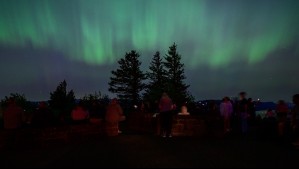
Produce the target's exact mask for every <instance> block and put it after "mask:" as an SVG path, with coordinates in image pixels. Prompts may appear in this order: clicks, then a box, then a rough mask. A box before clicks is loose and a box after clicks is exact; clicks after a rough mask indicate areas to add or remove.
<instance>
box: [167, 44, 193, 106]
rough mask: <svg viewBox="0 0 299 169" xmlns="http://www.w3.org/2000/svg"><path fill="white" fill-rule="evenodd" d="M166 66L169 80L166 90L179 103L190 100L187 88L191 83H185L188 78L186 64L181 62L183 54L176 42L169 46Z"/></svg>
mask: <svg viewBox="0 0 299 169" xmlns="http://www.w3.org/2000/svg"><path fill="white" fill-rule="evenodd" d="M164 66H165V68H166V74H167V78H168V81H167V83H166V91H167V92H168V94H169V95H170V96H171V97H172V99H173V100H174V101H175V102H176V103H177V104H182V103H183V102H185V101H188V100H189V99H190V98H189V96H188V92H187V89H188V87H189V85H186V84H185V83H184V79H186V77H185V75H184V71H185V70H184V64H183V63H181V55H180V54H179V53H178V52H177V45H176V44H175V43H174V44H173V45H172V46H170V47H169V50H168V53H167V54H166V56H165V62H164Z"/></svg>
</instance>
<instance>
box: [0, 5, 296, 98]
mask: <svg viewBox="0 0 299 169" xmlns="http://www.w3.org/2000/svg"><path fill="white" fill-rule="evenodd" d="M174 42H176V43H177V45H178V51H179V53H180V54H181V55H182V60H183V62H184V64H185V71H186V76H187V79H186V82H187V83H189V84H190V85H191V87H190V91H191V93H192V94H193V95H194V96H195V97H196V98H197V99H219V98H221V97H223V96H226V95H228V96H235V95H237V93H238V92H239V91H241V90H245V91H247V93H248V94H249V96H251V97H253V98H255V99H257V98H261V99H262V100H268V101H276V100H278V99H286V100H290V98H291V96H292V95H293V94H295V93H299V77H298V73H299V1H298V0H293V1H291V0H279V1H278V0H246V1H245V0H201V1H200V0H195V1H193V0H51V1H46V0H1V1H0V97H1V98H3V97H4V96H5V95H8V94H9V93H11V92H20V93H24V94H25V95H26V96H27V98H28V99H30V100H47V99H49V92H50V91H52V90H54V89H55V88H56V86H57V84H58V83H59V82H60V81H62V80H63V79H66V80H67V82H68V84H69V88H72V89H74V91H75V93H76V96H77V98H80V97H82V96H83V95H84V94H86V93H93V92H94V91H99V90H100V91H101V92H102V93H106V94H109V93H108V91H107V89H108V84H107V83H108V81H109V77H110V71H111V70H113V69H115V68H116V67H117V64H116V62H117V60H118V59H119V58H121V57H123V56H124V54H125V52H127V51H130V50H132V49H134V50H137V51H138V52H139V53H140V55H141V61H142V62H143V66H142V69H143V70H147V67H148V64H149V61H150V60H151V58H152V56H153V54H154V53H155V52H156V51H157V50H159V51H160V52H161V54H163V55H164V54H165V53H166V52H167V50H168V47H169V46H170V45H172V44H173V43H174ZM110 95H111V94H110ZM111 96H113V95H111Z"/></svg>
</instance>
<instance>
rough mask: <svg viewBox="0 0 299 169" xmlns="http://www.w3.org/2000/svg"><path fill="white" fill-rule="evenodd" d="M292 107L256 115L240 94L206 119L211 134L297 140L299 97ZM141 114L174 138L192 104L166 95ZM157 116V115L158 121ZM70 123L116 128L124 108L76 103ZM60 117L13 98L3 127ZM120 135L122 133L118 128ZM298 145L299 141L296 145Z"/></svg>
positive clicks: (38, 124)
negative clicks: (175, 121) (29, 109)
mask: <svg viewBox="0 0 299 169" xmlns="http://www.w3.org/2000/svg"><path fill="white" fill-rule="evenodd" d="M293 104H294V106H293V107H292V108H289V106H288V105H287V104H286V103H285V102H284V101H283V100H280V101H278V103H277V105H276V108H275V110H272V109H268V110H267V112H266V113H265V116H264V117H262V116H261V115H260V114H256V110H255V102H254V101H253V100H252V99H251V98H249V99H247V98H246V93H245V92H241V93H239V99H238V100H237V101H233V100H230V98H229V97H224V98H223V99H222V101H221V103H220V104H217V103H216V102H210V103H209V105H208V111H207V113H206V114H205V116H203V118H204V120H205V122H206V125H207V132H213V129H215V128H217V126H221V128H222V129H223V130H222V131H223V133H224V135H226V134H230V133H240V134H243V135H246V134H247V133H249V132H251V131H254V132H257V131H259V132H260V133H262V135H269V136H278V137H285V136H287V135H288V136H290V135H291V136H292V137H293V139H297V138H298V133H299V94H296V95H294V96H293ZM134 108H135V109H137V108H138V111H140V112H141V113H144V112H150V111H153V110H154V112H152V113H156V114H155V115H158V116H159V117H160V123H161V136H162V137H172V118H173V115H179V116H189V115H190V113H189V112H188V105H187V104H183V105H182V106H181V107H179V108H178V107H177V106H176V104H174V103H173V102H172V100H171V98H170V97H169V96H168V95H167V93H163V95H162V96H161V99H160V100H159V102H158V103H157V105H156V106H155V108H152V107H151V106H149V105H148V104H145V103H143V102H142V103H141V104H140V105H139V106H136V105H135V106H134ZM154 117H155V116H153V118H154ZM70 118H71V119H70V121H71V124H72V125H77V124H84V123H88V122H89V121H90V119H94V118H99V119H103V120H105V122H106V123H109V124H113V125H116V126H117V128H118V123H119V122H120V121H124V120H125V119H126V116H124V112H123V108H122V107H121V105H120V103H119V102H118V100H117V99H112V100H111V101H110V103H109V104H104V103H101V102H94V103H92V104H91V106H89V107H86V106H84V104H83V103H82V102H79V103H78V104H76V106H75V107H74V108H73V110H72V111H71V113H70ZM62 119H65V118H60V117H57V116H55V115H54V113H53V112H52V111H51V109H50V108H49V107H48V105H47V103H46V102H40V103H39V105H38V108H37V109H36V110H35V111H34V112H33V114H32V115H31V116H30V117H28V116H26V113H25V112H24V110H23V108H22V107H20V106H19V105H17V103H16V101H15V100H14V99H10V100H9V101H8V103H7V106H6V108H5V109H4V111H3V127H4V129H5V130H8V131H15V130H18V129H19V128H21V127H28V126H30V127H35V128H45V127H51V126H55V125H60V124H61V120H62ZM118 132H119V133H121V131H120V130H119V129H118ZM294 144H295V145H298V142H295V143H294Z"/></svg>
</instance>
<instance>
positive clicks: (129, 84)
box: [109, 50, 145, 104]
mask: <svg viewBox="0 0 299 169" xmlns="http://www.w3.org/2000/svg"><path fill="white" fill-rule="evenodd" d="M139 57H140V55H139V54H138V53H137V52H136V51H134V50H132V51H131V52H130V53H126V55H125V57H124V58H122V59H120V60H119V61H118V64H119V68H118V69H116V70H114V71H112V72H111V73H112V77H110V82H109V91H110V92H112V93H116V94H117V96H118V97H119V98H120V99H126V100H128V101H132V102H133V103H135V104H136V103H137V102H138V100H139V99H140V92H141V91H142V90H143V89H144V83H143V80H144V79H145V75H144V73H143V72H142V71H141V70H140V65H141V62H140V61H139Z"/></svg>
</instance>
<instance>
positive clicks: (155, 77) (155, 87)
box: [144, 51, 166, 102]
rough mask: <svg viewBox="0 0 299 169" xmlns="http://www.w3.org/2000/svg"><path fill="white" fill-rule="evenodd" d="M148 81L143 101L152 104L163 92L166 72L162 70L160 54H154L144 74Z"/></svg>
mask: <svg viewBox="0 0 299 169" xmlns="http://www.w3.org/2000/svg"><path fill="white" fill-rule="evenodd" d="M146 77H147V79H148V80H149V82H148V85H147V88H146V92H145V94H144V97H145V99H147V100H149V101H151V102H154V101H157V100H158V99H159V98H160V97H161V95H162V93H163V92H164V90H165V82H166V72H165V70H164V66H163V62H162V58H161V56H160V52H158V51H157V52H156V53H155V55H154V57H153V59H152V61H151V63H150V66H149V71H148V72H147V73H146Z"/></svg>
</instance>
